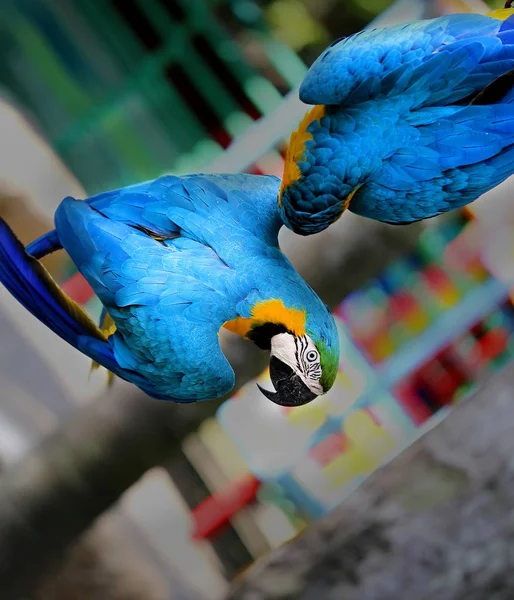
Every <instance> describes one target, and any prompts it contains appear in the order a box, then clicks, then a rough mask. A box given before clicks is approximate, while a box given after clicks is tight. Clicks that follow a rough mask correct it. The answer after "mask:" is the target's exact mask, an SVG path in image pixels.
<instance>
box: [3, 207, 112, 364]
mask: <svg viewBox="0 0 514 600" xmlns="http://www.w3.org/2000/svg"><path fill="white" fill-rule="evenodd" d="M45 237H46V236H43V238H40V239H39V240H36V242H33V243H32V244H31V245H30V246H29V248H31V249H32V251H34V253H35V254H36V255H39V256H42V255H44V254H46V253H48V251H51V250H48V249H49V248H54V249H57V248H56V247H55V246H56V244H55V242H56V239H57V238H56V236H55V235H54V234H53V232H50V234H47V237H46V239H45ZM0 281H1V282H2V283H3V284H4V286H5V287H6V288H7V289H8V290H9V292H10V293H11V294H12V295H13V296H14V297H15V298H16V299H17V300H18V301H19V302H20V303H21V304H22V305H23V306H24V307H25V308H26V309H27V310H28V311H29V312H30V313H31V314H32V315H34V316H35V317H36V318H37V319H39V320H40V321H41V322H42V323H44V324H45V325H46V326H47V327H49V328H50V329H51V330H52V331H54V332H55V333H56V334H57V335H58V336H60V337H61V338H62V339H63V340H65V341H66V342H68V343H69V344H71V345H72V346H74V347H75V348H77V349H78V350H80V351H81V352H83V353H84V354H86V355H87V356H89V357H90V358H92V359H93V360H95V361H96V362H98V363H99V364H101V365H103V366H104V367H106V368H107V369H109V370H112V371H114V372H119V365H118V363H117V361H116V359H115V357H114V354H113V350H112V348H111V346H110V344H109V343H108V341H107V338H106V337H105V336H104V334H103V333H102V332H101V331H100V329H99V328H98V327H97V326H96V325H95V324H94V323H93V321H92V320H91V319H90V318H89V316H88V315H87V313H86V312H85V311H84V310H83V309H82V308H81V307H80V306H79V305H78V304H76V303H75V302H74V301H73V300H71V298H68V297H67V296H66V295H65V294H64V292H63V291H62V290H61V289H60V288H59V286H58V285H57V283H55V281H54V280H53V279H52V277H51V275H50V274H49V273H48V272H47V271H46V269H45V268H44V267H43V265H42V264H41V263H40V262H39V261H38V260H36V258H34V257H33V256H31V255H30V254H28V253H27V251H26V250H25V248H24V247H23V245H22V243H21V242H20V241H19V240H18V238H17V237H16V236H15V235H14V233H13V232H12V230H11V228H10V227H9V225H8V224H7V223H6V222H5V221H4V220H3V219H1V218H0Z"/></svg>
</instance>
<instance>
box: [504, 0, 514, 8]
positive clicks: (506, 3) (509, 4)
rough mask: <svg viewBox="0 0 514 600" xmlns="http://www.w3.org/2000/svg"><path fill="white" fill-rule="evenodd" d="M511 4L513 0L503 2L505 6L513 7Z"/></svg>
mask: <svg viewBox="0 0 514 600" xmlns="http://www.w3.org/2000/svg"><path fill="white" fill-rule="evenodd" d="M513 4H514V0H507V2H505V8H514V6H513Z"/></svg>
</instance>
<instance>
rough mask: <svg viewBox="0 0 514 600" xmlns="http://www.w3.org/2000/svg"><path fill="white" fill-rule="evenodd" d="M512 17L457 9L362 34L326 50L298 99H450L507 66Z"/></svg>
mask: <svg viewBox="0 0 514 600" xmlns="http://www.w3.org/2000/svg"><path fill="white" fill-rule="evenodd" d="M512 22H514V19H512V18H511V19H508V20H507V22H503V21H499V20H497V19H493V18H491V17H486V16H482V15H476V14H469V15H467V14H466V15H462V14H458V15H448V16H446V17H440V18H438V19H432V20H426V21H417V22H414V23H409V24H407V25H398V26H396V27H388V28H384V29H374V30H370V31H364V32H361V33H359V34H356V35H354V36H350V37H349V38H346V39H344V40H342V41H341V42H339V43H338V44H335V45H333V46H331V47H329V48H327V50H325V52H324V53H323V54H322V55H321V56H320V57H319V58H318V59H317V60H316V61H315V63H314V64H313V65H312V66H311V68H310V69H309V72H308V73H307V75H306V77H305V79H304V80H303V82H302V85H301V87H300V98H301V99H302V100H303V101H304V102H306V103H307V104H328V105H356V104H359V103H362V102H366V101H368V100H372V99H379V98H384V97H392V96H395V95H398V94H402V93H406V92H409V93H411V94H415V93H418V95H419V93H420V92H423V94H421V95H419V98H418V103H419V105H420V106H423V105H435V104H438V103H446V104H448V103H450V102H456V101H458V100H459V99H462V98H465V97H466V96H467V95H469V94H472V93H474V92H476V91H478V90H480V89H481V88H483V87H484V86H485V85H488V83H490V82H491V81H492V80H493V79H494V78H495V77H498V76H499V75H501V74H503V73H505V72H507V71H508V70H510V69H511V68H512V67H511V65H510V61H512V60H514V45H513V32H514V29H513V26H512Z"/></svg>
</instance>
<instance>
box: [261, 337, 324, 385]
mask: <svg viewBox="0 0 514 600" xmlns="http://www.w3.org/2000/svg"><path fill="white" fill-rule="evenodd" d="M271 355H272V356H276V357H277V358H278V359H279V360H281V361H282V362H283V363H284V364H286V365H287V366H288V367H291V369H293V371H294V372H295V373H296V374H297V375H298V376H299V377H300V379H301V380H302V381H303V383H305V385H306V386H307V387H308V388H309V389H310V390H311V392H312V393H313V394H317V395H318V396H319V395H321V394H323V388H322V387H321V384H320V383H319V380H320V378H321V359H320V355H319V352H318V350H317V349H316V346H315V345H314V342H313V341H312V340H311V338H310V337H309V336H308V335H302V336H298V337H297V336H294V335H292V334H290V333H279V334H277V335H275V336H273V337H272V338H271Z"/></svg>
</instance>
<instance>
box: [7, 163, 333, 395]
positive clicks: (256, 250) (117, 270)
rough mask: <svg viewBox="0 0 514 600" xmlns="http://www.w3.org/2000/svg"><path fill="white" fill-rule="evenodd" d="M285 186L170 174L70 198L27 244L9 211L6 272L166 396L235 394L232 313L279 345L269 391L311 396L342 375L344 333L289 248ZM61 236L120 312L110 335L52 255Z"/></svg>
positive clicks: (111, 365) (16, 287) (103, 357)
mask: <svg viewBox="0 0 514 600" xmlns="http://www.w3.org/2000/svg"><path fill="white" fill-rule="evenodd" d="M279 185H280V181H279V180H278V179H277V178H275V177H265V176H262V177H260V176H252V175H232V176H230V175H227V176H221V175H205V176H202V175H193V176H187V177H173V176H165V177H161V178H159V179H156V180H155V181H150V182H146V183H142V184H138V185H134V186H131V187H127V188H124V189H120V190H115V191H113V192H108V193H104V194H99V195H97V196H94V197H92V198H89V199H88V200H86V201H81V200H75V199H73V198H66V199H65V200H63V202H62V203H61V204H60V205H59V207H58V209H57V211H56V214H55V230H54V231H51V232H49V233H48V234H46V235H45V236H43V237H42V238H40V239H39V240H36V241H35V242H33V243H32V244H30V245H29V246H28V248H27V251H25V249H24V248H23V247H22V245H21V244H20V243H19V242H18V241H17V240H16V238H15V237H14V235H13V234H12V232H11V231H10V229H9V228H8V226H7V224H6V223H5V222H0V280H1V281H2V282H3V283H4V285H5V286H6V287H7V288H8V289H9V290H10V291H11V293H13V295H15V296H16V298H17V299H18V300H19V301H20V302H21V303H22V304H24V306H25V307H26V308H27V309H28V310H29V311H30V312H32V314H34V315H35V316H36V317H37V318H39V319H40V320H41V321H43V322H44V323H45V324H46V325H48V326H49V327H50V328H51V329H53V330H54V331H55V332H56V333H57V334H58V335H60V336H61V337H62V338H63V339H65V340H66V341H67V342H69V343H70V344H72V345H73V346H74V347H76V348H78V349H79V350H80V351H82V352H83V353H85V354H86V355H88V356H89V357H90V358H92V359H93V360H94V361H96V362H97V363H99V364H100V365H103V366H105V367H106V368H107V369H109V370H110V371H112V372H113V373H116V374H117V375H119V376H120V377H122V378H124V379H126V380H128V381H131V382H133V383H134V384H136V385H138V386H139V387H140V388H141V389H143V390H144V391H145V392H147V393H148V394H149V395H151V396H153V397H156V398H163V399H169V400H174V401H178V402H192V401H197V400H206V399H210V398H217V397H220V396H222V395H224V394H226V393H228V392H229V391H230V390H231V389H232V387H233V385H234V373H233V371H232V368H231V366H230V365H229V363H228V361H227V359H226V358H225V356H224V355H223V353H222V351H221V348H220V344H219V337H218V333H219V330H220V328H221V327H222V326H224V325H226V324H228V323H231V324H232V326H233V327H236V326H237V327H240V328H241V327H244V328H245V329H244V331H241V333H242V334H244V335H245V336H246V337H248V338H249V339H251V340H253V341H254V342H255V343H257V344H258V345H259V346H260V347H262V348H265V349H268V350H270V351H271V354H272V363H271V367H272V368H271V374H272V380H273V382H274V384H275V387H276V388H277V391H276V392H265V393H266V395H267V396H268V397H270V398H271V399H272V400H274V401H276V402H278V403H280V404H286V405H297V404H303V403H305V402H307V401H310V400H312V399H313V398H314V397H316V396H317V395H319V394H321V393H324V392H325V391H327V390H328V389H329V388H330V387H331V385H332V384H333V382H334V379H335V376H336V372H337V365H338V360H339V344H338V336H337V330H336V327H335V323H334V320H333V317H332V315H331V314H330V311H329V310H328V309H327V308H326V306H325V305H324V304H323V303H322V302H321V301H320V299H319V298H318V297H317V296H316V294H315V293H314V292H313V291H312V290H311V288H310V287H309V286H308V285H307V284H306V283H305V282H304V281H303V280H302V279H301V278H300V277H299V275H298V274H297V273H296V271H295V270H294V268H293V267H292V265H291V264H290V262H289V261H288V260H287V259H286V257H285V256H284V255H283V254H282V252H281V251H280V249H279V247H278V232H279V229H280V227H281V226H282V221H281V218H280V214H279V211H278V207H277V202H276V199H277V195H278V190H279ZM61 247H62V248H64V249H65V250H66V251H67V252H68V254H69V255H70V257H71V259H72V260H73V262H74V263H75V264H76V266H77V268H78V269H79V271H80V272H81V273H82V274H83V275H84V277H85V278H86V279H87V281H88V282H89V283H90V285H91V287H92V288H93V290H94V291H95V293H96V294H97V296H98V297H99V298H100V300H101V302H102V303H103V305H104V307H105V309H106V311H107V313H108V314H109V315H110V317H111V318H112V320H113V321H114V324H115V329H114V331H113V332H112V333H111V334H110V335H106V334H105V333H104V332H102V331H101V330H100V329H99V328H98V327H97V326H95V325H94V324H93V323H91V322H90V321H89V320H88V317H87V315H86V314H85V313H83V311H81V309H80V308H79V307H77V306H76V305H74V303H73V302H71V301H70V300H69V299H67V298H66V297H65V296H64V294H62V292H60V290H59V288H58V287H57V285H56V284H55V283H54V282H53V281H52V280H51V278H50V277H49V276H48V274H46V273H45V272H44V269H43V268H42V267H41V265H40V263H39V262H38V260H37V259H38V258H41V257H42V256H44V255H45V254H47V253H48V252H51V251H54V250H56V249H59V248H61ZM295 344H296V346H297V347H296V349H295V350H293V346H294V345H295ZM309 344H310V345H309ZM288 348H289V349H290V351H289V350H288ZM298 348H305V352H304V354H305V357H303V356H302V353H301V352H299V350H298ZM295 352H296V355H297V356H296V355H295ZM279 359H280V360H279ZM293 384H294V385H293Z"/></svg>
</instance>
